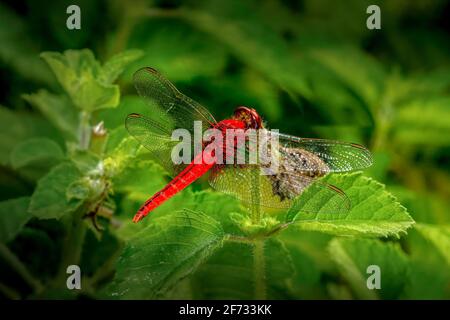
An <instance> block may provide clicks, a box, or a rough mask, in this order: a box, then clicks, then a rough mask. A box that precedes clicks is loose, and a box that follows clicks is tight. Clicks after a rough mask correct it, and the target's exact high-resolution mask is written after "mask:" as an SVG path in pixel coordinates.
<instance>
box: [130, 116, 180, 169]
mask: <svg viewBox="0 0 450 320" xmlns="http://www.w3.org/2000/svg"><path fill="white" fill-rule="evenodd" d="M125 126H126V128H127V130H128V132H129V133H130V134H131V135H132V136H133V137H134V138H135V139H136V140H138V141H139V143H140V144H142V145H143V146H144V147H145V148H147V149H148V150H149V151H150V154H149V155H150V158H151V159H152V160H154V161H155V162H157V163H159V164H160V165H161V166H162V167H163V168H164V169H166V171H167V172H168V173H169V174H170V175H171V176H172V177H174V176H176V175H177V174H178V173H179V172H181V171H182V170H183V169H184V168H185V166H186V164H179V165H177V164H174V162H173V161H172V158H171V152H172V149H173V148H174V146H175V145H176V144H177V143H178V141H172V139H171V132H170V131H169V130H168V129H167V127H165V126H164V125H163V124H161V123H160V122H156V121H154V120H152V119H149V118H146V117H144V116H143V115H140V114H137V113H132V114H130V115H128V117H127V118H126V120H125Z"/></svg>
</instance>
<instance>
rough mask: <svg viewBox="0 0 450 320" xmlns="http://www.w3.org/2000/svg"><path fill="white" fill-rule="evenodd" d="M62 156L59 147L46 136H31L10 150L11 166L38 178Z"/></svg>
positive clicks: (62, 153) (26, 174)
mask: <svg viewBox="0 0 450 320" xmlns="http://www.w3.org/2000/svg"><path fill="white" fill-rule="evenodd" d="M63 158H64V152H63V151H62V149H61V147H60V146H59V145H58V144H57V143H56V142H54V141H53V140H50V139H47V138H33V139H29V140H25V141H24V142H22V143H20V144H18V145H17V146H16V147H15V148H14V150H13V151H12V152H11V156H10V159H11V160H10V162H11V166H12V167H13V168H14V169H15V170H18V171H20V172H21V173H23V174H24V175H25V176H27V177H31V178H39V177H41V176H42V174H43V173H46V172H47V171H48V170H49V169H50V168H51V167H53V166H54V165H56V164H57V163H58V162H60V161H61V160H62V159H63Z"/></svg>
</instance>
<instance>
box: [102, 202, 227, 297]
mask: <svg viewBox="0 0 450 320" xmlns="http://www.w3.org/2000/svg"><path fill="white" fill-rule="evenodd" d="M223 238H224V233H223V230H222V228H221V227H220V224H219V223H218V222H217V221H215V220H214V219H212V218H210V217H208V216H207V215H204V214H201V213H197V212H193V211H187V210H185V211H183V212H177V213H173V214H172V215H167V216H164V217H155V219H154V220H153V221H152V223H151V224H149V225H148V226H147V227H146V228H145V229H142V230H141V231H139V232H138V233H136V234H135V236H134V237H132V238H131V239H130V240H129V241H128V243H127V244H126V246H125V249H124V251H123V253H122V255H121V257H120V258H119V261H118V263H117V273H116V277H115V278H114V281H113V283H112V284H111V286H109V288H108V289H107V292H108V293H109V295H110V296H112V297H119V298H126V299H130V298H152V297H157V296H158V295H160V294H163V293H164V292H166V291H167V290H168V289H170V288H171V287H172V286H173V285H175V284H176V283H177V282H178V281H179V280H180V279H182V278H184V277H186V276H187V275H189V274H190V273H191V272H192V271H193V270H195V269H196V268H197V267H198V266H199V265H200V264H201V263H203V262H204V260H205V259H206V258H207V257H208V256H210V255H211V254H212V253H213V252H214V251H215V250H216V249H217V248H219V247H220V246H221V245H222V241H223ZM130 288H133V289H132V290H130Z"/></svg>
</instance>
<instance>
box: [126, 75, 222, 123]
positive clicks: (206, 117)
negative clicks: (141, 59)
mask: <svg viewBox="0 0 450 320" xmlns="http://www.w3.org/2000/svg"><path fill="white" fill-rule="evenodd" d="M133 80H134V86H135V88H136V90H137V92H138V94H139V95H140V96H141V98H142V99H144V101H145V102H146V103H147V105H148V106H149V108H150V113H149V114H148V117H149V118H151V119H153V120H155V121H157V122H159V123H160V125H162V126H164V127H165V128H166V129H167V130H169V131H171V130H173V129H178V128H184V129H187V130H189V131H192V132H193V129H194V121H201V122H202V129H203V130H205V129H206V128H209V127H210V126H211V125H213V124H215V123H216V120H215V119H214V117H213V116H212V115H211V113H209V111H208V110H207V109H205V108H204V107H202V106H201V105H200V104H199V103H197V102H195V101H194V100H192V99H190V98H189V97H187V96H185V95H184V94H182V93H181V92H180V91H178V90H177V88H175V86H174V85H173V84H172V83H171V82H170V81H169V80H167V79H166V78H164V77H163V76H162V75H161V74H160V73H159V72H158V71H156V70H155V69H153V68H149V67H146V68H142V69H139V70H138V71H136V73H135V74H134V77H133Z"/></svg>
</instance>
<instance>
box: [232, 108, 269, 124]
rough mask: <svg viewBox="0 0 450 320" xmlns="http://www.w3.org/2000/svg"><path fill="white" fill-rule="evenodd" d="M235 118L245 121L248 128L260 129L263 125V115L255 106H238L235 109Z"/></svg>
mask: <svg viewBox="0 0 450 320" xmlns="http://www.w3.org/2000/svg"><path fill="white" fill-rule="evenodd" d="M234 118H235V119H237V120H241V121H243V122H244V123H245V124H246V126H247V128H251V129H260V128H262V127H263V124H262V120H261V117H260V116H259V114H258V113H257V112H256V110H255V109H253V108H249V107H243V106H241V107H237V108H236V110H234Z"/></svg>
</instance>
